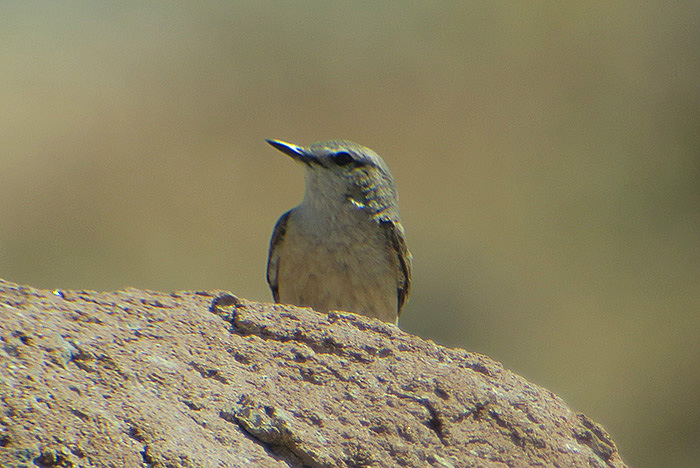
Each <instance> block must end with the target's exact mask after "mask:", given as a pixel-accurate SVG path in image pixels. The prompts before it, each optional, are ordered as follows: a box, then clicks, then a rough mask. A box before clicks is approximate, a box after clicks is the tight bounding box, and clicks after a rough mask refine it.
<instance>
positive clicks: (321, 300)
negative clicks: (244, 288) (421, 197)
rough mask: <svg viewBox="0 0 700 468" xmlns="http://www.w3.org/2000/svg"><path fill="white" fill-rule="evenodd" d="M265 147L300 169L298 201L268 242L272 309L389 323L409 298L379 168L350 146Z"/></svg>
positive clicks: (398, 230)
mask: <svg viewBox="0 0 700 468" xmlns="http://www.w3.org/2000/svg"><path fill="white" fill-rule="evenodd" d="M267 141H268V143H270V144H271V145H272V146H274V147H275V148H277V149H278V150H280V151H282V152H283V153H285V154H287V155H289V156H290V157H292V158H293V159H295V160H296V161H299V162H301V163H303V164H304V165H305V167H306V192H305V195H304V200H303V201H302V203H301V204H300V205H299V206H297V207H295V208H293V209H291V210H289V211H288V212H286V213H285V214H283V215H282V217H280V219H279V221H277V224H276V225H275V229H274V232H273V234H272V239H271V241H270V251H269V257H268V263H267V281H268V283H269V285H270V289H271V290H272V295H273V297H274V300H275V302H281V303H287V304H294V305H299V306H308V307H313V308H314V309H316V310H319V311H323V312H325V311H328V310H345V311H349V312H355V313H358V314H363V315H367V316H370V317H377V318H379V319H381V320H384V321H387V322H393V323H396V322H397V320H398V316H399V315H400V314H401V310H402V309H403V306H404V304H405V303H406V300H407V299H408V294H409V291H410V286H411V255H410V253H409V252H408V249H407V248H406V242H405V240H404V231H403V226H402V225H401V219H400V216H399V207H398V199H397V193H396V188H395V184H394V179H393V177H392V176H391V173H390V172H389V169H388V168H387V166H386V164H385V163H384V161H383V160H382V159H381V158H380V157H379V156H378V155H377V154H376V153H375V152H374V151H372V150H370V149H369V148H365V147H364V146H361V145H358V144H357V143H353V142H351V141H345V140H332V141H325V142H319V143H314V144H313V145H311V146H308V147H301V146H297V145H293V144H290V143H285V142H282V141H279V140H267Z"/></svg>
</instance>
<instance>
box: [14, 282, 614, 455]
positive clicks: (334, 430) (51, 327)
mask: <svg viewBox="0 0 700 468" xmlns="http://www.w3.org/2000/svg"><path fill="white" fill-rule="evenodd" d="M0 346H1V348H0V369H1V370H0V401H1V408H0V409H1V411H2V414H1V415H0V466H3V467H23V466H24V467H35V466H39V467H93V466H94V467H138V466H144V467H172V468H175V467H237V466H248V467H302V466H308V467H324V468H325V467H351V468H360V467H394V466H399V467H402V466H404V467H426V466H431V467H441V468H449V467H454V468H457V467H525V466H540V467H550V466H551V467H624V466H625V464H624V462H623V461H622V460H621V458H620V456H619V454H618V452H617V450H616V448H615V445H614V443H613V442H612V440H611V439H610V437H609V436H608V435H607V434H606V432H605V431H604V430H603V428H602V427H600V426H599V425H597V424H596V423H594V422H593V421H591V420H590V419H588V418H587V417H585V416H584V415H582V414H577V413H574V412H573V411H571V410H570V409H569V408H568V407H567V406H566V405H565V404H564V402H562V400H561V399H559V398H558V397H557V396H555V395H554V394H552V393H551V392H549V391H547V390H545V389H542V388H540V387H538V386H536V385H533V384H531V383H528V382H527V381H526V380H524V379H523V378H521V377H519V376H517V375H515V374H513V373H511V372H509V371H507V370H505V369H504V368H503V367H502V366H501V365H500V364H498V363H496V362H494V361H492V360H491V359H489V358H487V357H485V356H481V355H478V354H474V353H469V352H466V351H462V350H458V349H446V348H444V347H441V346H438V345H436V344H434V343H432V342H430V341H425V340H422V339H420V338H417V337H415V336H412V335H409V334H407V333H405V332H402V331H401V330H399V329H398V328H396V327H394V326H391V325H387V324H384V323H382V322H379V321H375V320H372V319H367V318H364V317H359V316H356V315H352V314H340V313H332V314H329V315H322V314H319V313H316V312H314V311H312V310H310V309H300V308H294V307H289V306H281V305H271V304H260V303H253V302H246V301H242V300H240V301H239V300H238V299H236V298H235V297H233V296H231V295H230V294H228V293H226V292H223V291H215V292H178V293H172V294H164V293H159V292H152V291H142V290H136V289H129V290H124V291H117V292H112V293H97V292H92V291H41V290H37V289H33V288H29V287H24V286H19V285H16V284H12V283H9V282H4V281H1V280H0Z"/></svg>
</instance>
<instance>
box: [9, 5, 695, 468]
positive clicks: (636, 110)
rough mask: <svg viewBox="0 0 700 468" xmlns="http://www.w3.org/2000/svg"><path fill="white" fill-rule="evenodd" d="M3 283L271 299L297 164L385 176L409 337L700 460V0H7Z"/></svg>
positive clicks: (641, 450) (639, 448) (650, 461)
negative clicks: (400, 234) (402, 260)
mask: <svg viewBox="0 0 700 468" xmlns="http://www.w3.org/2000/svg"><path fill="white" fill-rule="evenodd" d="M0 101H1V102H2V112H0V119H1V121H0V181H1V183H0V277H2V278H4V279H7V280H10V281H14V282H18V283H23V284H28V285H31V286H35V287H39V288H65V289H68V288H73V289H96V290H114V289H120V288H124V287H128V286H133V287H138V288H149V289H157V290H164V291H171V290H180V289H188V290H193V289H215V288H221V289H227V290H230V291H232V292H233V293H235V294H237V295H239V296H242V297H245V298H247V299H251V300H261V301H268V300H270V293H269V291H268V289H267V284H266V282H265V262H266V257H267V247H268V241H269V236H270V234H271V232H272V227H273V225H274V223H275V221H276V220H277V218H278V217H279V215H281V214H282V213H283V212H284V211H286V210H287V209H289V208H291V207H292V206H294V205H296V204H297V203H298V202H299V201H300V200H301V197H302V194H303V174H302V169H301V167H298V166H296V165H295V164H293V162H292V161H291V160H290V159H289V158H287V157H285V156H284V155H282V154H281V153H279V152H277V151H275V150H274V149H272V148H271V147H269V146H268V145H267V144H266V143H265V138H279V139H284V140H287V141H291V142H294V143H299V144H309V143H311V142H313V141H317V140H322V139H329V138H346V139H351V140H355V141H357V142H359V143H361V144H364V145H366V146H369V147H371V148H373V149H374V150H375V151H377V152H378V153H379V154H380V155H382V156H383V157H384V159H385V160H386V161H387V163H388V164H389V166H390V167H391V169H392V171H393V173H394V176H395V178H396V180H397V183H398V186H399V191H400V194H401V208H402V213H403V218H404V224H405V226H406V231H407V237H408V242H409V247H410V248H411V250H412V251H413V254H414V258H415V263H414V278H413V284H414V287H413V294H412V297H411V300H410V302H409V304H408V306H407V308H406V309H405V310H404V314H403V316H402V318H401V326H402V328H404V329H406V330H407V331H409V332H411V333H415V334H418V335H420V336H423V337H426V338H431V339H433V340H435V341H436V342H438V343H441V344H444V345H448V346H453V347H461V348H465V349H468V350H470V351H477V352H480V353H484V354H487V355H489V356H490V357H492V358H494V359H496V360H499V361H501V362H503V364H504V365H505V366H506V367H507V368H509V369H511V370H513V371H515V372H517V373H518V374H521V375H523V376H524V377H526V378H528V379H529V380H532V381H534V382H536V383H538V384H540V385H542V386H544V387H547V388H549V389H551V390H552V391H554V392H555V393H557V394H558V395H560V396H561V397H562V398H564V400H566V401H567V402H568V403H569V405H571V406H572V407H573V408H574V409H575V410H577V411H582V412H585V413H586V414H587V415H589V416H590V417H592V418H593V419H595V420H596V421H598V422H600V423H602V424H603V425H604V426H605V427H606V428H607V429H608V431H609V432H610V433H611V435H612V436H613V438H614V439H615V441H616V442H617V443H618V445H619V448H620V451H621V453H622V455H623V457H624V458H625V460H626V461H627V462H628V463H629V464H630V465H631V466H634V467H637V468H645V467H649V468H651V467H657V466H664V467H671V468H676V467H697V466H698V464H697V463H698V459H700V4H698V3H697V2H690V1H689V2H651V1H644V2H626V1H622V2H584V3H580V4H572V3H569V2H564V3H556V2H555V3H552V2H546V3H539V4H534V3H521V4H518V3H516V4H512V5H511V4H507V3H501V2H433V1H425V2H399V1H387V2H347V3H342V2H267V1H256V2H237V1H200V2H184V1H181V2H177V1H175V2H140V1H138V2H137V1H124V2H106V1H96V2H74V1H64V2H52V1H34V2H2V3H1V4H0Z"/></svg>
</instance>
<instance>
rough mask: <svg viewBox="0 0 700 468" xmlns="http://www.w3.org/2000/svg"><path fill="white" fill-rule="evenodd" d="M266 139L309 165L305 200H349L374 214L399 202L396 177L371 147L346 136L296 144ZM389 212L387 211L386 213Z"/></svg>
mask: <svg viewBox="0 0 700 468" xmlns="http://www.w3.org/2000/svg"><path fill="white" fill-rule="evenodd" d="M267 142H268V143H269V144H270V145H272V146H274V147H275V148H277V149H278V150H280V151H281V152H283V153H284V154H286V155H288V156H289V157H291V158H292V159H294V160H295V161H298V162H301V163H303V164H304V166H305V167H306V195H305V202H309V203H314V204H320V205H323V204H330V203H349V205H348V206H351V207H354V208H355V209H360V210H366V211H368V212H369V214H371V215H373V216H375V217H376V216H378V215H381V213H382V212H386V211H388V210H390V211H393V209H394V208H395V207H396V205H397V200H396V198H397V196H396V189H395V186H394V179H393V177H392V176H391V172H389V168H388V167H387V166H386V164H385V163H384V161H383V160H382V158H381V157H380V156H379V155H378V154H377V153H375V152H374V151H372V150H371V149H369V148H366V147H364V146H362V145H358V144H357V143H354V142H352V141H347V140H329V141H321V142H318V143H314V144H312V145H310V146H297V145H294V144H291V143H286V142H284V141H280V140H267ZM386 214H388V213H386Z"/></svg>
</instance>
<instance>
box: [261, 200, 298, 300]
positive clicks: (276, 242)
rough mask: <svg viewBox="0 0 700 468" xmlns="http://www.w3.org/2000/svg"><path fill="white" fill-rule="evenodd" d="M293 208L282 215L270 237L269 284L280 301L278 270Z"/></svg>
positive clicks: (274, 295)
mask: <svg viewBox="0 0 700 468" xmlns="http://www.w3.org/2000/svg"><path fill="white" fill-rule="evenodd" d="M291 212H292V210H289V211H287V212H286V213H285V214H283V215H282V216H280V219H278V220H277V224H275V230H274V231H273V232H272V238H271V239H270V251H269V253H268V257H267V284H269V285H270V289H271V290H272V298H273V299H274V300H275V302H279V300H280V293H279V283H278V282H277V272H278V271H279V266H280V247H281V245H282V242H284V234H285V232H286V231H287V221H288V220H289V215H290V213H291Z"/></svg>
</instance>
